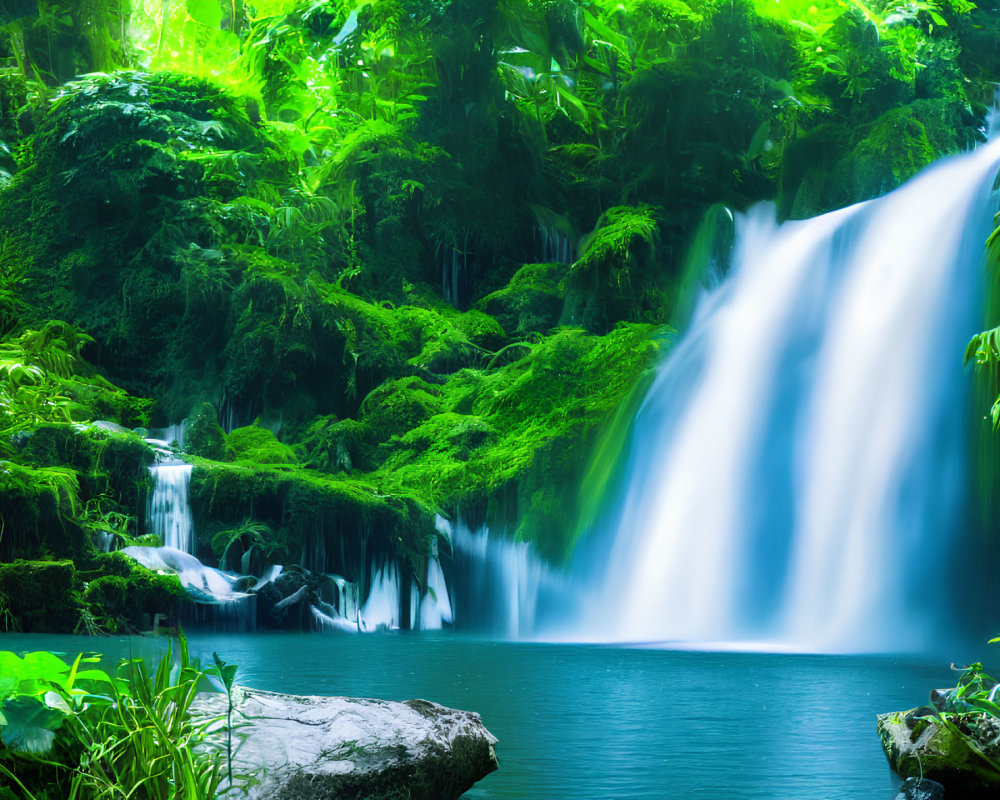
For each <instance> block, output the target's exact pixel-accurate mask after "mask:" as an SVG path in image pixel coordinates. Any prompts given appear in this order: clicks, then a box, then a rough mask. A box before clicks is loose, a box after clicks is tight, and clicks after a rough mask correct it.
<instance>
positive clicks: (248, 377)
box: [0, 0, 1000, 631]
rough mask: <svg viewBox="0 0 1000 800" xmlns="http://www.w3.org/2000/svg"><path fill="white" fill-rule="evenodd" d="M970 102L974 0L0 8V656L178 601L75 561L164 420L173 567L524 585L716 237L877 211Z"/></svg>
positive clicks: (132, 619) (139, 573)
mask: <svg viewBox="0 0 1000 800" xmlns="http://www.w3.org/2000/svg"><path fill="white" fill-rule="evenodd" d="M998 77H1000V3H998V2H997V0H981V2H979V3H977V4H975V5H974V4H973V3H971V2H967V0H905V1H901V0H871V1H870V2H868V3H864V2H860V0H853V2H846V1H845V2H834V0H816V2H809V0H689V2H684V0H620V1H618V2H616V1H615V0H594V1H593V2H585V0H373V1H372V2H360V3H357V2H355V0H315V1H314V0H257V1H256V2H243V0H224V1H221V2H220V0H155V2H154V0H134V2H132V4H131V5H130V4H129V2H128V0H53V2H37V3H36V2H24V0H11V1H10V2H6V3H3V4H2V5H0V337H2V338H0V373H2V378H3V379H2V382H0V459H2V461H0V562H2V563H0V630H22V631H45V630H48V631H58V630H74V629H75V630H88V631H101V630H120V629H126V628H135V627H141V626H143V625H146V624H148V616H149V614H150V613H152V612H155V611H161V610H164V609H176V607H177V605H178V604H180V603H182V602H184V599H183V593H182V592H181V590H180V587H179V585H178V584H177V582H176V581H174V580H173V579H171V578H166V577H164V576H160V575H157V574H154V573H152V572H149V571H147V570H145V569H143V568H142V567H139V566H138V565H136V564H134V563H133V562H131V561H130V560H129V559H128V558H126V557H124V556H122V555H121V554H118V553H114V552H111V553H105V552H101V548H100V547H99V546H98V542H99V541H102V540H106V539H107V537H113V538H114V539H115V540H116V541H117V542H118V543H120V544H129V543H134V542H148V541H149V540H150V537H149V535H148V533H147V529H146V524H145V520H144V514H145V512H144V497H145V494H146V492H147V491H148V489H149V476H148V472H147V466H148V465H149V464H150V463H151V461H152V459H153V457H154V454H153V451H152V450H151V449H150V448H149V447H148V446H147V445H146V444H145V442H144V441H143V437H142V434H143V432H144V430H145V429H148V428H150V427H163V426H167V425H168V424H171V423H177V422H180V421H181V420H184V419H187V420H188V424H187V428H186V435H185V442H184V450H185V452H186V454H187V457H188V458H189V460H192V461H193V462H194V463H195V465H196V466H195V470H194V475H193V479H192V506H193V509H194V513H195V518H196V523H197V530H198V534H199V542H200V544H199V554H200V555H201V556H202V559H203V560H204V561H205V562H206V563H212V562H213V561H214V562H218V561H219V559H220V558H222V559H224V560H225V559H229V561H230V563H232V564H238V563H240V562H241V561H245V562H248V563H252V564H258V565H259V564H261V563H262V562H263V559H265V558H267V559H268V560H270V561H273V562H277V563H286V564H302V565H303V566H304V567H306V568H308V569H313V570H317V571H322V570H323V569H324V568H325V569H330V570H335V571H340V572H342V573H343V574H350V573H351V572H352V571H353V572H354V573H355V574H356V575H357V579H358V580H360V581H362V582H363V581H364V580H365V576H364V575H363V574H358V573H363V571H364V569H363V565H364V564H365V563H366V562H365V559H366V558H370V556H371V554H372V553H384V554H387V555H389V554H391V555H392V556H394V557H395V558H397V559H398V560H399V562H400V563H402V564H404V565H409V566H410V567H412V569H413V574H414V576H417V575H422V574H423V572H421V570H420V566H421V564H422V563H424V562H425V560H426V558H427V556H428V552H429V544H430V542H431V540H432V539H434V538H435V537H436V536H437V533H436V531H435V527H434V520H435V516H436V515H437V514H438V513H441V514H444V515H446V516H450V517H455V516H457V515H458V514H459V513H461V514H463V515H464V516H465V517H466V518H468V519H471V520H478V521H481V520H487V519H488V520H490V521H491V523H492V524H493V526H494V529H495V530H506V531H507V533H508V535H510V536H513V537H516V538H519V539H526V540H530V541H532V542H534V543H535V545H536V547H537V549H538V551H539V552H540V553H541V554H542V555H543V556H544V557H545V558H547V559H549V560H551V561H553V562H559V561H561V560H563V559H564V558H566V556H567V554H568V553H569V552H570V550H571V549H572V546H573V543H574V541H575V537H576V536H577V533H578V531H579V530H580V529H581V526H583V525H585V523H586V520H587V516H588V514H589V513H592V510H593V507H594V505H595V504H596V503H597V502H598V501H599V498H600V495H601V491H602V488H603V487H604V486H605V485H606V484H607V482H608V480H609V479H610V476H611V473H612V470H613V468H612V465H613V461H614V459H613V454H614V453H615V452H616V451H617V449H618V446H619V444H620V442H621V440H622V438H623V436H624V434H625V431H626V430H627V422H628V419H629V418H630V414H631V410H632V409H633V407H634V402H635V398H636V397H637V396H639V395H641V392H642V390H643V388H644V386H645V385H647V384H646V380H647V379H648V377H649V374H650V369H651V367H652V366H653V364H654V363H655V361H656V359H657V358H659V357H660V356H661V355H662V354H663V353H664V352H665V350H666V349H667V348H668V347H669V346H670V342H671V340H672V336H673V332H674V329H676V328H678V327H680V326H682V325H683V324H684V319H685V314H686V313H687V311H689V310H690V307H691V303H692V299H693V297H694V296H695V295H696V293H697V291H698V287H699V285H700V284H701V283H702V280H703V275H702V274H700V272H699V270H698V268H696V267H695V266H689V264H698V263H705V262H706V261H707V260H710V259H708V258H707V256H710V255H712V254H714V255H715V256H716V259H715V260H716V261H719V262H722V264H723V266H724V252H725V243H726V241H727V240H728V239H729V238H730V237H731V224H732V215H731V213H730V211H740V210H743V209H745V208H747V207H748V206H749V205H751V204H753V203H756V202H758V201H763V200H770V201H774V202H775V203H776V208H777V213H778V215H779V217H780V218H802V217H807V216H812V215H814V214H817V213H820V212H823V211H826V210H830V209H833V208H837V207H840V206H843V205H846V204H848V203H852V202H855V201H858V200H862V199H866V198H871V197H875V196H878V195H880V194H883V193H885V192H886V191H888V190H891V189H892V188H894V187H895V186H897V185H898V184H899V183H901V182H902V181H904V180H906V179H907V178H909V177H910V176H912V175H913V174H914V173H915V172H916V171H917V170H919V169H920V168H922V167H924V166H925V165H927V164H929V163H930V162H931V161H933V160H934V159H936V158H938V157H939V156H941V155H942V154H946V153H952V152H959V151H962V150H965V149H968V148H969V147H971V146H973V145H974V144H975V143H976V142H978V141H981V140H982V139H983V138H984V133H985V129H984V117H985V114H986V112H987V109H988V106H989V105H990V104H992V95H993V91H994V83H993V82H994V81H996V80H997V79H998ZM692 247H694V248H695V250H696V251H697V252H698V253H699V254H700V257H698V258H694V257H692V258H688V253H689V252H690V251H691V249H692ZM998 321H1000V318H997V319H993V320H988V324H987V325H986V326H985V327H988V326H989V325H990V324H995V323H996V322H998ZM671 326H673V327H671ZM996 340H997V341H1000V337H996ZM990 341H993V340H990V339H983V342H984V343H985V344H983V347H982V348H980V352H979V356H978V358H979V360H980V361H983V362H988V361H989V360H990V358H991V351H990V350H989V342H990ZM994 349H996V348H994ZM998 353H1000V350H998ZM994 355H995V354H994ZM960 357H961V354H960V353H959V354H956V358H960ZM98 421H101V424H95V423H96V422H98ZM107 423H114V424H107ZM581 486H583V487H584V488H583V491H582V493H581V488H580V487H581ZM581 496H582V497H585V498H587V502H586V503H582V502H581V500H580V498H581ZM577 509H579V512H578V513H577ZM336 553H339V554H340V555H339V556H337V558H339V561H338V562H337V563H336V564H333V563H332V561H333V559H334V556H333V555H332V554H336ZM326 554H330V555H326ZM328 562H329V563H328ZM413 579H415V580H419V579H418V578H413ZM144 616H145V618H144ZM278 622H279V623H280V620H278Z"/></svg>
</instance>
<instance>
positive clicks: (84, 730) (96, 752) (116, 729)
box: [0, 635, 239, 800]
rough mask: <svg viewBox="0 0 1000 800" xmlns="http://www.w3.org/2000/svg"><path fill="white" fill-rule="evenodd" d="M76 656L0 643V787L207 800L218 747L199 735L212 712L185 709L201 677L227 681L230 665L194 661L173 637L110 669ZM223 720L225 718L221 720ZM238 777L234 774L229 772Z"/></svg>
mask: <svg viewBox="0 0 1000 800" xmlns="http://www.w3.org/2000/svg"><path fill="white" fill-rule="evenodd" d="M99 661H100V659H99V657H97V656H84V655H82V654H81V655H78V656H77V657H76V659H75V660H74V661H73V662H72V664H70V663H67V662H65V661H63V660H62V659H61V658H59V657H57V656H55V655H53V654H52V653H48V652H35V653H27V654H26V655H24V656H23V657H19V656H18V655H17V654H15V653H11V652H0V675H2V678H0V740H2V742H3V747H2V748H0V793H3V794H4V796H9V797H23V798H26V800H63V799H64V798H79V800H101V799H105V798H106V799H107V800H110V798H121V797H141V798H148V800H175V799H176V800H180V798H184V799H185V800H210V799H211V798H214V797H215V796H216V794H217V792H218V790H219V789H220V786H221V785H222V783H223V780H224V777H225V775H226V771H227V769H229V782H230V785H233V781H232V774H231V767H227V754H226V752H224V751H223V750H221V749H220V748H219V747H218V746H216V745H214V744H213V743H211V742H209V741H208V739H207V734H208V730H209V728H210V727H212V726H214V725H217V724H218V723H219V722H221V720H214V719H212V720H208V719H201V718H198V717H196V716H193V715H192V713H191V711H192V703H193V702H194V699H195V695H196V694H197V692H198V691H199V690H200V689H201V686H202V684H203V683H204V682H205V681H206V680H208V679H215V680H217V681H219V682H221V684H222V685H223V686H224V687H225V689H226V690H227V691H229V690H230V689H231V686H232V681H233V674H234V671H235V670H234V668H233V667H232V666H231V665H226V664H225V663H224V662H221V661H220V660H219V659H218V657H217V656H216V663H215V664H214V665H212V666H209V667H207V668H206V667H202V666H201V665H200V663H199V662H198V661H197V660H194V659H192V658H191V657H190V655H189V653H188V648H187V642H186V640H185V639H184V637H183V635H182V636H181V638H180V640H179V643H178V647H177V651H176V657H175V655H174V651H173V649H172V647H168V648H167V651H166V653H165V654H164V655H163V656H162V657H161V658H160V660H159V662H158V663H157V664H156V665H155V666H154V667H152V668H150V667H149V666H148V665H147V664H146V663H145V662H144V661H143V660H142V659H128V660H123V661H121V663H120V664H119V665H118V668H117V670H115V672H114V673H108V672H106V671H104V670H101V669H98V668H96V667H94V666H93V665H95V664H97V663H98V662H99ZM229 723H230V720H229V719H227V720H226V724H227V726H228V725H229ZM237 778H239V776H237Z"/></svg>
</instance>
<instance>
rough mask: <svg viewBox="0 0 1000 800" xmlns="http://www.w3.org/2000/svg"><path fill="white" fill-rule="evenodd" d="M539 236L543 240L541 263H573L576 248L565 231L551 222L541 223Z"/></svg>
mask: <svg viewBox="0 0 1000 800" xmlns="http://www.w3.org/2000/svg"><path fill="white" fill-rule="evenodd" d="M538 238H539V239H541V240H542V253H541V256H542V257H541V259H540V260H539V263H542V264H571V263H573V261H574V260H575V257H576V254H575V252H574V250H575V248H574V247H573V245H572V243H571V242H570V240H569V236H567V235H566V234H565V233H564V232H563V231H561V230H559V229H558V228H557V227H556V226H555V225H552V224H550V223H539V226H538Z"/></svg>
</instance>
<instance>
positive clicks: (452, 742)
mask: <svg viewBox="0 0 1000 800" xmlns="http://www.w3.org/2000/svg"><path fill="white" fill-rule="evenodd" d="M233 702H234V711H233V718H232V719H233V773H234V775H236V774H241V775H248V776H251V779H252V780H251V783H253V784H254V785H253V786H252V787H251V788H250V790H249V794H248V797H250V798H259V799H261V800H262V799H263V798H267V800H293V799H294V800H332V799H333V798H352V800H454V799H455V798H458V797H459V796H460V795H461V794H462V793H463V792H465V791H466V790H467V789H468V788H469V787H471V786H472V784H474V783H475V782H476V781H478V780H479V779H480V778H483V777H485V776H486V775H488V774H489V773H491V772H493V770H495V769H496V768H497V757H496V752H495V750H494V745H495V744H496V741H497V740H496V737H494V736H493V734H491V733H490V732H489V731H488V730H486V728H485V727H484V726H483V723H482V720H481V719H480V717H479V715H478V714H475V713H473V712H471V711H457V710H455V709H451V708H445V707H444V706H440V705H438V704H437V703H431V702H428V701H427V700H408V701H406V702H405V703H393V702H388V701H385V700H359V699H355V698H349V697H300V696H297V695H287V694H276V693H273V692H262V691H257V690H255V689H247V688H245V687H235V688H234V693H233ZM226 705H227V700H226V696H225V695H223V694H212V695H209V694H205V695H200V696H199V698H198V700H197V701H196V704H195V712H196V713H197V714H199V715H204V716H205V717H206V718H210V717H222V718H223V719H224V718H225V715H226ZM213 729H214V733H213V737H215V741H216V742H217V743H219V744H221V745H222V746H223V748H224V742H225V731H224V729H223V728H222V727H221V726H214V727H213ZM254 780H256V783H254Z"/></svg>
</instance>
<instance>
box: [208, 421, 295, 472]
mask: <svg viewBox="0 0 1000 800" xmlns="http://www.w3.org/2000/svg"><path fill="white" fill-rule="evenodd" d="M226 453H227V455H228V456H229V458H230V459H231V460H234V461H252V462H254V463H256V464H294V463H296V462H297V460H298V459H297V458H296V457H295V452H294V451H293V450H292V448H291V447H289V446H288V445H286V444H282V443H281V442H279V441H278V437H277V436H275V435H274V433H273V432H272V431H270V430H269V429H267V428H261V427H260V426H258V425H249V426H247V427H244V428H236V429H235V430H233V431H230V432H229V434H228V435H227V436H226Z"/></svg>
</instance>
